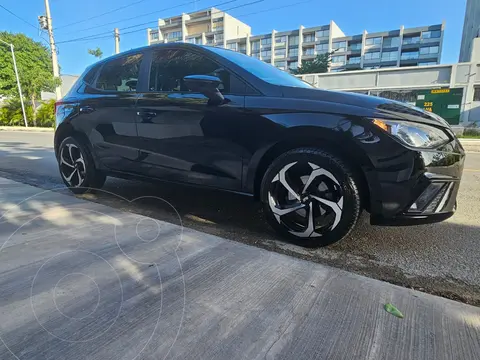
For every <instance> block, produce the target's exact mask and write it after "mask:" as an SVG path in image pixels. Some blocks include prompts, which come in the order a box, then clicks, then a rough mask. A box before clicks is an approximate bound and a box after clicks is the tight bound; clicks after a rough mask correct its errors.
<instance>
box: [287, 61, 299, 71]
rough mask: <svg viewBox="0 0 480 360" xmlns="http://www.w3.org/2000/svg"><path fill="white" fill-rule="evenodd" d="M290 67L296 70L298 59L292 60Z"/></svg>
mask: <svg viewBox="0 0 480 360" xmlns="http://www.w3.org/2000/svg"><path fill="white" fill-rule="evenodd" d="M288 68H289V69H290V70H296V69H298V61H292V62H290V63H289V64H288Z"/></svg>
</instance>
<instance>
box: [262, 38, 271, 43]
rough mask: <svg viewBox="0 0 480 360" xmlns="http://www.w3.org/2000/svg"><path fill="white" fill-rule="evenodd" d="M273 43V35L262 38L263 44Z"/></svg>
mask: <svg viewBox="0 0 480 360" xmlns="http://www.w3.org/2000/svg"><path fill="white" fill-rule="evenodd" d="M271 44H272V38H271V37H269V38H265V39H262V45H271Z"/></svg>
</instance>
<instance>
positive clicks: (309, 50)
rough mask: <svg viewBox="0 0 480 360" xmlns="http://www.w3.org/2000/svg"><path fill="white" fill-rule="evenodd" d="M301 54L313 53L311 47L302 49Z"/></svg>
mask: <svg viewBox="0 0 480 360" xmlns="http://www.w3.org/2000/svg"><path fill="white" fill-rule="evenodd" d="M303 55H314V51H313V48H308V49H304V50H303Z"/></svg>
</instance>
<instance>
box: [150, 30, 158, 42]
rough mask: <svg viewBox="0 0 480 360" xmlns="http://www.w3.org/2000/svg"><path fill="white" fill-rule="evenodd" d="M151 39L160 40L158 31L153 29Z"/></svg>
mask: <svg viewBox="0 0 480 360" xmlns="http://www.w3.org/2000/svg"><path fill="white" fill-rule="evenodd" d="M150 40H152V41H156V40H158V31H152V32H151V33H150Z"/></svg>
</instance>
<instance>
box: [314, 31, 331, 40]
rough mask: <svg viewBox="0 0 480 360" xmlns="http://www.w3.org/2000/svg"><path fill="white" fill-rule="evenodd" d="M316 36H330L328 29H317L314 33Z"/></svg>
mask: <svg viewBox="0 0 480 360" xmlns="http://www.w3.org/2000/svg"><path fill="white" fill-rule="evenodd" d="M315 36H316V38H317V39H318V38H322V37H329V36H330V30H328V29H327V30H319V31H317V32H316V33H315Z"/></svg>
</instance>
